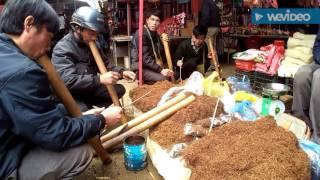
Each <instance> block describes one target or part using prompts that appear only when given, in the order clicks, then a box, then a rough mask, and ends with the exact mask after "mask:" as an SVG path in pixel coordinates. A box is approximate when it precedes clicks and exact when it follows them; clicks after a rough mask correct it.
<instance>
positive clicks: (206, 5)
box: [199, 0, 221, 28]
mask: <svg viewBox="0 0 320 180" xmlns="http://www.w3.org/2000/svg"><path fill="white" fill-rule="evenodd" d="M220 22H221V17H220V13H219V8H218V6H217V5H216V3H215V2H213V0H202V6H201V14H200V22H199V24H200V25H201V26H203V27H206V28H208V27H220Z"/></svg>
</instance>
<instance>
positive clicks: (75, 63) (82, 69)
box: [52, 32, 124, 93]
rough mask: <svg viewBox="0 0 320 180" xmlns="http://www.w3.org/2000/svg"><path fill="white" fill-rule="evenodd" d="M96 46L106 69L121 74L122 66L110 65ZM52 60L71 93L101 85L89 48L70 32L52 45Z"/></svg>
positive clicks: (86, 90) (81, 91)
mask: <svg viewBox="0 0 320 180" xmlns="http://www.w3.org/2000/svg"><path fill="white" fill-rule="evenodd" d="M97 47H98V49H99V50H100V54H101V56H102V59H103V60H105V62H104V63H105V64H106V66H107V69H108V70H111V71H115V72H119V73H120V74H121V75H122V72H123V71H124V68H122V67H118V66H114V65H112V64H111V63H110V61H109V60H108V59H107V58H106V56H105V55H104V53H103V52H102V51H101V48H100V46H99V44H97ZM52 62H53V64H54V66H55V67H56V69H57V71H58V73H59V74H60V76H61V78H62V79H63V81H64V82H65V84H66V86H67V87H68V89H69V90H70V91H71V92H72V93H83V92H92V91H93V90H94V89H96V88H98V87H99V86H103V85H101V84H100V79H99V76H98V72H99V69H98V67H97V65H96V62H95V60H94V58H93V55H92V53H91V51H90V48H89V47H88V46H87V45H86V44H84V43H82V42H80V41H79V40H77V39H76V38H75V37H74V35H73V33H71V32H70V33H69V34H67V35H66V36H65V37H64V38H62V39H61V40H60V41H59V42H58V44H57V45H56V46H55V47H54V49H53V53H52Z"/></svg>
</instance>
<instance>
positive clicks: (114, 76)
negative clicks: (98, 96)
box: [100, 71, 120, 85]
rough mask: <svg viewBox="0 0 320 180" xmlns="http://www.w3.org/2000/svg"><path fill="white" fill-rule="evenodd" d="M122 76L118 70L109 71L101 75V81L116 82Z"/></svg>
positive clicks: (106, 83) (105, 83)
mask: <svg viewBox="0 0 320 180" xmlns="http://www.w3.org/2000/svg"><path fill="white" fill-rule="evenodd" d="M119 78H120V74H119V73H117V72H112V71H109V72H107V73H105V74H101V75H100V83H101V84H104V85H109V84H115V83H117V81H118V80H119Z"/></svg>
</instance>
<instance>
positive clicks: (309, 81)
mask: <svg viewBox="0 0 320 180" xmlns="http://www.w3.org/2000/svg"><path fill="white" fill-rule="evenodd" d="M313 59H314V63H313V64H309V65H304V66H302V67H300V68H299V69H298V71H297V73H296V74H295V76H294V83H293V104H292V111H293V114H294V115H295V116H296V117H299V118H301V119H302V120H304V121H305V122H306V123H307V125H308V126H309V127H311V129H312V130H313V135H312V139H313V140H314V141H315V142H316V143H318V144H320V111H319V109H318V108H319V106H320V90H319V88H320V30H319V32H318V35H317V38H316V41H315V43H314V46H313Z"/></svg>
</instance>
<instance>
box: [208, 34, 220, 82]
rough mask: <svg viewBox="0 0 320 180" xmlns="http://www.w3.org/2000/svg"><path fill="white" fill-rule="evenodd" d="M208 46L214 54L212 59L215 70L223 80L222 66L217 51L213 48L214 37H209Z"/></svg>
mask: <svg viewBox="0 0 320 180" xmlns="http://www.w3.org/2000/svg"><path fill="white" fill-rule="evenodd" d="M208 46H209V50H210V52H211V56H212V57H211V59H212V62H213V65H214V67H215V70H216V71H217V73H218V78H219V79H220V80H221V78H222V76H221V70H220V67H219V63H218V60H217V58H216V54H217V51H216V50H215V49H214V48H213V45H212V39H211V38H209V39H208Z"/></svg>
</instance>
